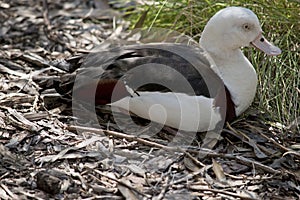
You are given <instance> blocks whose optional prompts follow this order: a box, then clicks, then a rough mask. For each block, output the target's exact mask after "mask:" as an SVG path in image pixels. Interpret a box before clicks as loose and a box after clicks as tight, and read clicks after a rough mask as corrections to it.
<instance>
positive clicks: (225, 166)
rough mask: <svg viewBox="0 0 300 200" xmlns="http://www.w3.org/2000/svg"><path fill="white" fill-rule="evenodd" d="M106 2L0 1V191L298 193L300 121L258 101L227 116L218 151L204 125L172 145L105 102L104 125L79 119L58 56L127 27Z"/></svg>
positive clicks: (180, 195)
mask: <svg viewBox="0 0 300 200" xmlns="http://www.w3.org/2000/svg"><path fill="white" fill-rule="evenodd" d="M107 2H108V1H105V0H103V1H101V0H85V1H80V0H63V1H54V0H48V1H46V0H44V1H34V0H21V1H17V0H10V1H8V0H2V1H0V23H1V26H0V42H1V45H0V72H1V73H0V199H50V198H51V199H157V200H159V199H300V184H299V181H300V168H299V164H300V162H299V158H300V152H299V141H300V137H299V132H298V130H299V129H297V128H295V127H288V128H282V127H280V126H278V124H276V123H270V122H268V123H266V121H271V120H266V118H267V116H264V114H262V113H260V112H258V111H254V110H251V109H250V110H249V111H248V113H247V114H246V115H245V116H244V117H242V118H240V119H238V120H237V121H235V122H234V123H232V124H228V125H227V126H226V127H225V128H224V130H223V133H222V135H221V137H220V138H218V140H217V141H215V143H217V144H216V145H214V148H213V150H211V151H206V150H205V149H203V148H201V137H202V136H201V135H200V136H199V138H198V140H197V141H195V142H194V143H193V144H192V145H191V148H188V149H185V148H179V147H178V148H177V147H172V146H168V139H169V137H170V134H172V129H169V128H167V127H165V128H163V129H162V131H160V133H159V134H158V135H156V136H154V137H147V134H145V133H144V134H143V133H142V134H139V135H128V134H125V133H123V132H122V131H120V130H119V129H118V127H117V126H116V125H115V123H114V121H112V120H110V113H109V112H107V113H105V109H106V108H101V111H103V112H102V115H100V118H101V119H102V121H101V119H100V121H99V124H100V126H99V128H93V127H91V126H89V124H88V123H86V124H85V125H82V124H81V125H78V124H77V125H75V124H74V121H75V119H74V117H73V116H72V115H71V114H70V112H69V111H70V110H69V109H70V102H67V101H66V100H64V99H61V97H60V95H58V94H57V92H56V90H55V89H54V85H55V84H54V83H55V81H57V80H59V79H60V76H61V75H64V74H66V72H64V71H63V70H60V69H58V68H57V67H55V65H54V64H53V63H55V62H57V61H59V62H64V61H65V60H67V58H69V57H72V56H74V55H78V54H80V53H86V52H89V50H91V49H92V48H94V47H95V46H97V45H99V44H101V43H102V42H103V41H105V40H107V39H112V38H115V37H122V34H125V33H126V31H128V27H129V23H128V22H127V21H126V20H124V19H123V18H122V16H124V13H123V11H122V9H121V10H115V9H113V8H112V7H111V6H112V5H108V4H107ZM111 3H112V4H113V1H111ZM131 4H132V2H131ZM131 4H130V5H131ZM120 6H121V7H122V6H125V9H126V5H117V6H116V7H120ZM123 10H124V8H123ZM204 153H205V156H203V155H204Z"/></svg>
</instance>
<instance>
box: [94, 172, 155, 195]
mask: <svg viewBox="0 0 300 200" xmlns="http://www.w3.org/2000/svg"><path fill="white" fill-rule="evenodd" d="M93 170H94V171H95V172H96V173H97V174H99V175H101V176H104V177H106V178H108V179H111V180H113V181H115V182H117V183H119V184H122V185H123V186H125V187H127V188H128V189H130V190H133V191H135V192H136V193H138V194H140V195H142V196H144V197H147V198H150V197H151V196H150V195H147V194H144V193H142V192H141V191H139V190H137V189H136V188H134V187H132V186H131V185H128V184H127V183H124V182H123V181H120V180H118V179H116V178H113V177H111V176H108V175H106V174H104V173H102V172H101V171H99V170H97V169H93Z"/></svg>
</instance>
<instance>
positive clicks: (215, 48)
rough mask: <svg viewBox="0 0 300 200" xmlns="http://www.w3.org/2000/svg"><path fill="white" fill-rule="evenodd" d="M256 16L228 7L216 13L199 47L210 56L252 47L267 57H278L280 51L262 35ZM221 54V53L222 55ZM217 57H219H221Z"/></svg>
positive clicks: (205, 30)
mask: <svg viewBox="0 0 300 200" xmlns="http://www.w3.org/2000/svg"><path fill="white" fill-rule="evenodd" d="M262 32H263V31H262V29H261V26H260V23H259V20H258V18H257V16H256V15H255V14H254V13H253V12H252V11H251V10H249V9H247V8H242V7H228V8H224V9H222V10H220V11H219V12H217V13H216V14H215V15H214V16H213V17H212V18H211V19H210V20H209V21H208V23H207V25H206V26H205V28H204V30H203V33H202V36H201V39H200V45H201V47H202V48H204V49H205V50H206V51H208V52H209V53H211V54H221V55H222V54H223V55H224V56H227V55H228V54H226V52H230V51H236V50H239V49H240V48H241V47H244V46H250V45H253V46H255V47H257V48H258V49H260V50H262V51H264V52H265V53H266V54H268V55H278V54H280V53H281V50H280V49H279V48H278V47H276V46H274V45H272V44H271V43H270V42H268V41H267V40H266V39H265V38H264V37H263V35H262ZM222 52H223V53H222ZM221 55H219V56H221Z"/></svg>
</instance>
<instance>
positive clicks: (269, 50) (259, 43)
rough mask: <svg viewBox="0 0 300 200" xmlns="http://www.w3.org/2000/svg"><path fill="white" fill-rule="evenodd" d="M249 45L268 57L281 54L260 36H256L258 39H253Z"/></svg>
mask: <svg viewBox="0 0 300 200" xmlns="http://www.w3.org/2000/svg"><path fill="white" fill-rule="evenodd" d="M251 44H252V45H253V46H255V47H256V48H258V49H260V50H262V51H263V52H265V53H266V54H268V55H270V56H277V55H279V54H281V50H280V49H279V48H278V47H276V46H274V45H273V44H272V43H270V42H269V41H268V40H266V38H264V36H263V35H262V34H260V35H258V37H257V38H255V40H253V41H252V42H251Z"/></svg>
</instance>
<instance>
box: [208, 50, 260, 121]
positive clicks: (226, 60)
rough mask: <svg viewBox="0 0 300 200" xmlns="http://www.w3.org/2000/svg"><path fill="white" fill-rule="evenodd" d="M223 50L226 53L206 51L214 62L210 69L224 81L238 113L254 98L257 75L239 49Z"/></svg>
mask: <svg viewBox="0 0 300 200" xmlns="http://www.w3.org/2000/svg"><path fill="white" fill-rule="evenodd" d="M225 52H226V54H224V52H223V53H221V52H217V53H212V52H209V51H208V53H209V55H210V56H211V58H212V59H213V61H214V62H215V66H213V67H212V69H213V70H214V71H215V72H216V73H217V74H218V75H219V76H220V77H221V79H222V80H223V81H224V83H225V86H226V87H227V88H228V90H229V92H230V94H231V98H232V100H233V102H234V104H235V109H236V115H240V114H241V113H242V112H244V111H245V110H246V109H247V108H248V107H249V105H250V104H251V103H252V101H253V99H254V96H255V93H256V86H257V75H256V71H255V69H254V68H253V66H252V64H251V63H250V62H249V60H248V59H247V58H246V57H245V56H244V54H243V53H242V51H241V50H240V49H236V50H231V51H228V50H227V51H225ZM220 55H222V56H220Z"/></svg>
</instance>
